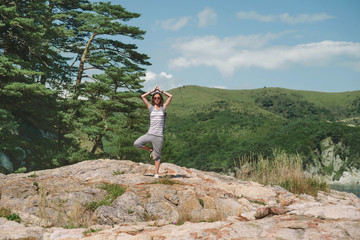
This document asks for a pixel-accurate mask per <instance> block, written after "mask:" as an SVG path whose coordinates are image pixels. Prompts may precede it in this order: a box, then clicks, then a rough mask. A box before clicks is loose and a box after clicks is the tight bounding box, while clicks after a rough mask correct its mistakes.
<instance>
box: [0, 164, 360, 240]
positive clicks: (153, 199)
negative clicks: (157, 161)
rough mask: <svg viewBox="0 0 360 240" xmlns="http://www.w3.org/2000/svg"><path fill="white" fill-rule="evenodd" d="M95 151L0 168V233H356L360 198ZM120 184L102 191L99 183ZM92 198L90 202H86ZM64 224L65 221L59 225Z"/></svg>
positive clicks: (134, 235)
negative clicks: (29, 166) (49, 164)
mask: <svg viewBox="0 0 360 240" xmlns="http://www.w3.org/2000/svg"><path fill="white" fill-rule="evenodd" d="M153 169H154V166H152V165H149V164H141V163H135V162H132V161H118V160H109V159H100V160H94V161H84V162H81V163H78V164H74V165H71V166H64V167H61V168H57V169H51V170H43V171H38V172H36V173H27V174H9V175H3V174H0V192H1V199H0V208H6V209H10V210H11V211H12V212H13V213H16V214H18V215H19V216H20V217H21V222H20V223H17V222H14V221H8V220H6V219H5V218H0V239H52V240H55V239H243V238H250V239H281V238H284V239H323V238H331V239H358V236H360V210H359V209H360V200H359V198H357V197H356V196H355V195H353V194H349V193H344V192H337V191H330V192H329V193H327V192H320V193H319V194H318V196H317V197H316V198H315V197H312V196H309V195H300V196H296V195H294V194H292V193H290V192H288V191H286V190H285V189H283V188H281V187H279V186H263V185H261V184H258V183H255V182H245V181H241V180H239V179H236V178H233V177H230V176H224V175H220V174H216V173H211V172H203V171H199V170H196V169H187V168H183V167H179V166H176V165H173V164H169V163H163V164H162V165H161V175H162V178H160V179H154V178H153V177H152V173H153ZM104 184H105V185H106V184H107V185H111V186H123V189H125V192H124V193H123V194H122V195H120V196H118V197H114V199H113V201H111V202H106V201H105V199H109V194H110V195H111V194H113V193H109V192H107V191H106V189H105V188H103V187H102V186H104ZM95 205H96V206H97V208H96V209H95V208H94V207H90V206H95ZM64 227H65V228H64Z"/></svg>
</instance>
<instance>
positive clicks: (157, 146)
mask: <svg viewBox="0 0 360 240" xmlns="http://www.w3.org/2000/svg"><path fill="white" fill-rule="evenodd" d="M152 145H153V151H154V153H155V154H154V155H155V159H154V160H155V173H159V168H160V160H161V150H162V145H163V137H156V136H154V138H153V140H152Z"/></svg>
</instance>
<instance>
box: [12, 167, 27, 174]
mask: <svg viewBox="0 0 360 240" xmlns="http://www.w3.org/2000/svg"><path fill="white" fill-rule="evenodd" d="M24 172H26V167H22V168H18V170H16V171H15V173H24Z"/></svg>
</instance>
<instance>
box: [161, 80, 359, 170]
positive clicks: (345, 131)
mask: <svg viewBox="0 0 360 240" xmlns="http://www.w3.org/2000/svg"><path fill="white" fill-rule="evenodd" d="M171 94H173V95H174V99H173V101H172V104H171V106H170V107H169V109H168V115H167V128H166V132H165V142H164V147H163V158H162V159H163V160H164V161H167V162H171V163H175V164H178V165H180V166H186V167H193V168H197V169H201V170H207V171H217V172H228V171H229V170H231V169H233V166H234V161H236V159H237V157H238V156H243V155H252V156H253V157H255V158H258V157H260V156H263V157H268V158H269V159H271V160H273V158H274V157H273V149H281V150H284V151H286V152H287V153H289V154H300V155H301V156H302V158H303V165H304V167H306V166H307V165H308V164H310V163H312V162H313V161H314V157H315V156H314V152H315V151H318V150H319V151H320V150H321V147H320V142H321V141H322V140H323V139H325V138H327V137H331V139H332V140H333V141H334V143H338V142H342V143H343V145H344V146H345V147H346V148H347V149H348V151H347V152H341V151H340V152H339V153H337V154H338V155H339V156H341V158H342V159H343V160H344V159H345V157H347V159H348V160H347V162H346V166H359V164H360V156H359V155H360V154H359V153H360V142H359V141H360V127H359V126H358V125H351V126H350V125H348V121H347V122H344V121H341V119H343V118H344V117H348V116H350V115H351V116H353V117H352V119H356V115H354V114H355V111H352V112H351V113H350V112H349V111H348V110H346V109H347V108H348V107H347V106H353V103H354V101H355V103H357V101H358V94H359V93H358V92H346V93H318V92H308V91H294V90H287V89H278V88H266V89H256V90H220V89H211V88H204V87H197V86H184V87H181V88H177V89H173V90H171ZM357 116H359V114H358V115H357ZM353 123H354V120H352V122H351V124H353ZM337 174H340V172H339V173H337Z"/></svg>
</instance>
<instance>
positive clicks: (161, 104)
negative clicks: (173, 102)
mask: <svg viewBox="0 0 360 240" xmlns="http://www.w3.org/2000/svg"><path fill="white" fill-rule="evenodd" d="M156 94H159V96H160V107H162V106H164V98H163V96H162V95H161V94H160V93H158V92H157V93H154V95H153V96H152V98H151V105H153V106H155V100H154V97H155V95H156Z"/></svg>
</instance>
